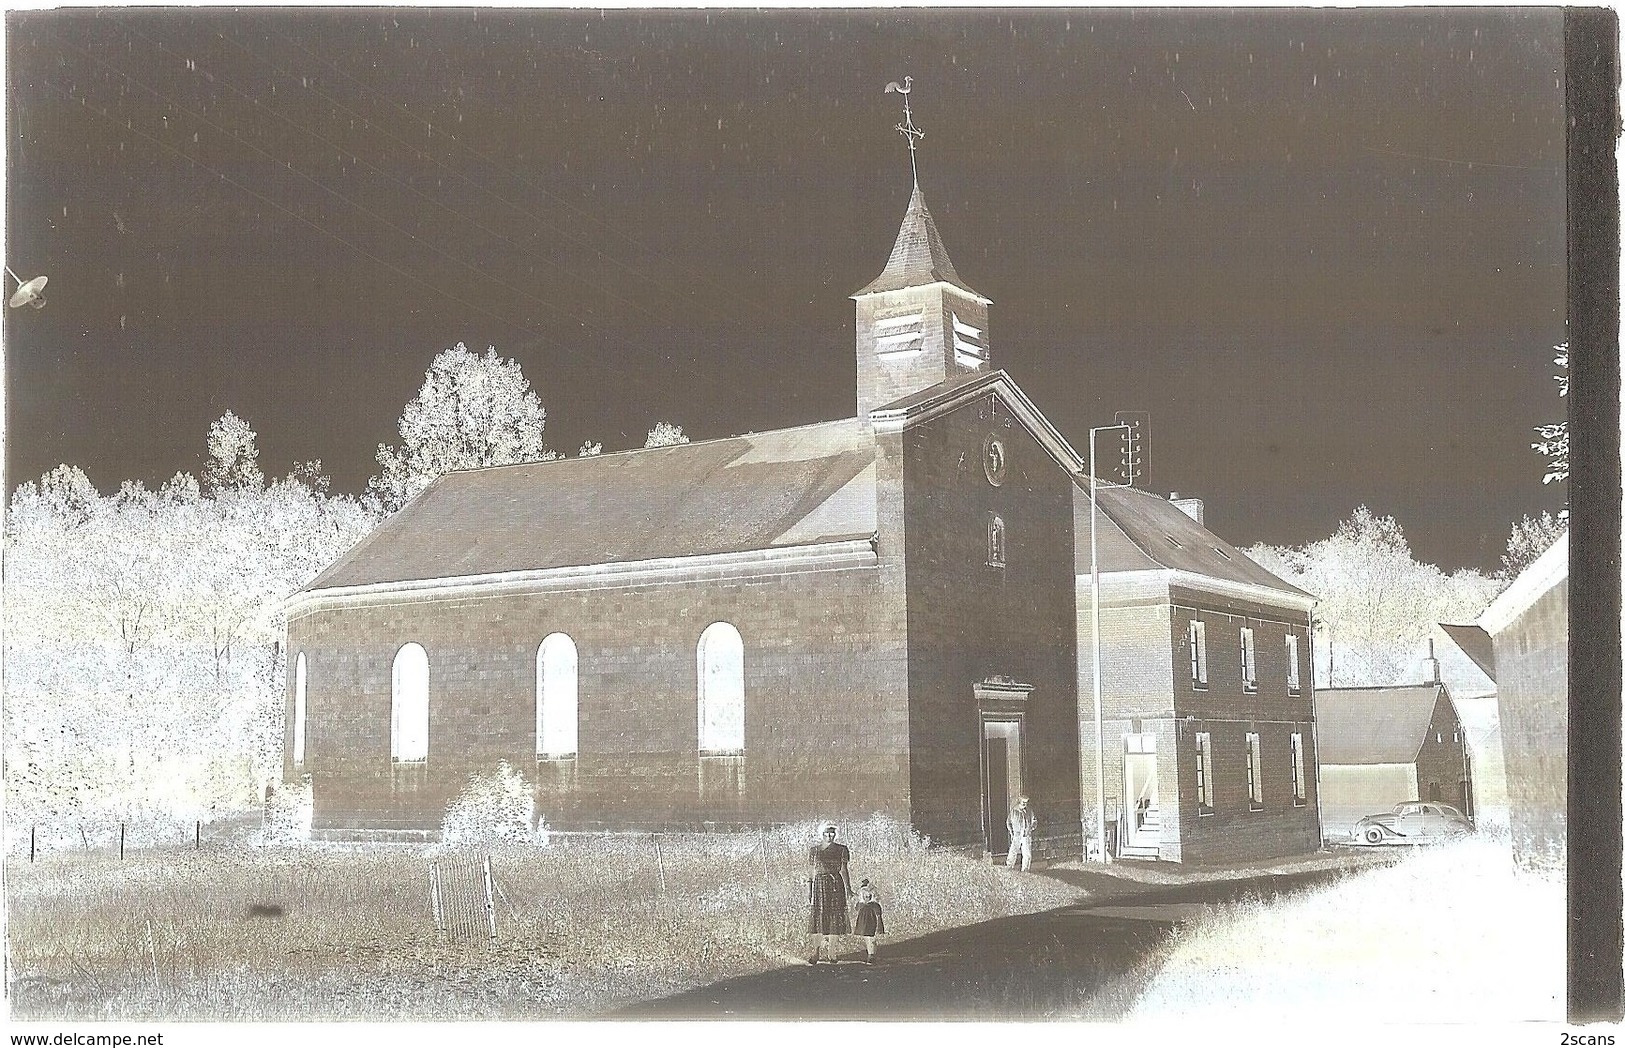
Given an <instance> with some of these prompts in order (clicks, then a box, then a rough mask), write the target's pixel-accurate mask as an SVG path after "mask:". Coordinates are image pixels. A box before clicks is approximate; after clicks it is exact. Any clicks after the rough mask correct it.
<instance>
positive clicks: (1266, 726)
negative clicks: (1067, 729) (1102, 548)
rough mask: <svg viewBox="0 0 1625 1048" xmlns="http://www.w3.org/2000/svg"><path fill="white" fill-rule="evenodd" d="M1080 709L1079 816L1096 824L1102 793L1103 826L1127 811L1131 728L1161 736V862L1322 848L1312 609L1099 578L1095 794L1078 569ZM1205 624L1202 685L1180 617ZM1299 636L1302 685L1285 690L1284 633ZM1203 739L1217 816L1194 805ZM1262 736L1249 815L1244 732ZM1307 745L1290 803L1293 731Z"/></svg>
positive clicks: (1085, 588)
mask: <svg viewBox="0 0 1625 1048" xmlns="http://www.w3.org/2000/svg"><path fill="white" fill-rule="evenodd" d="M1076 588H1077V601H1078V607H1079V614H1078V638H1079V640H1078V652H1079V660H1078V666H1079V672H1078V681H1079V683H1078V703H1079V713H1080V717H1081V721H1082V724H1081V726H1082V742H1081V753H1080V760H1081V773H1080V781H1081V784H1082V785H1081V789H1082V798H1083V809H1084V822H1085V824H1086V825H1092V822H1093V819H1094V812H1095V808H1096V806H1097V801H1096V798H1097V796H1103V797H1104V802H1105V808H1106V817H1107V821H1108V822H1115V820H1116V818H1117V816H1119V815H1120V814H1121V812H1122V804H1123V802H1122V796H1121V795H1122V791H1123V743H1122V739H1123V736H1124V735H1127V734H1131V733H1132V734H1150V735H1155V736H1156V739H1157V743H1156V746H1157V761H1156V763H1157V779H1158V808H1159V812H1160V815H1161V819H1162V837H1161V844H1160V857H1161V858H1163V859H1165V860H1171V861H1182V862H1193V863H1203V862H1235V861H1246V860H1253V859H1265V858H1272V857H1276V856H1282V855H1292V854H1301V853H1305V852H1312V851H1315V850H1317V849H1318V848H1319V847H1320V825H1319V819H1318V814H1317V785H1316V781H1315V779H1316V776H1315V750H1314V745H1315V742H1314V723H1313V716H1314V715H1313V692H1312V687H1311V678H1310V670H1309V667H1310V665H1311V661H1310V659H1311V655H1310V650H1309V640H1308V615H1307V613H1306V612H1302V611H1297V610H1293V609H1287V608H1280V607H1271V606H1268V605H1263V604H1259V603H1257V602H1250V601H1245V600H1240V599H1234V598H1230V597H1228V596H1225V595H1222V594H1216V593H1207V592H1201V591H1195V590H1191V589H1189V588H1186V587H1172V588H1169V587H1168V586H1167V585H1166V583H1163V582H1160V581H1156V578H1155V577H1154V576H1149V575H1148V576H1142V577H1138V578H1135V577H1132V576H1124V577H1123V578H1116V579H1114V578H1112V577H1111V576H1110V575H1108V576H1106V577H1104V578H1103V580H1102V587H1101V692H1102V703H1101V704H1102V708H1103V711H1104V716H1103V726H1102V727H1103V730H1102V735H1103V737H1104V745H1105V749H1104V753H1103V764H1104V775H1105V783H1104V790H1103V791H1101V792H1099V793H1097V788H1096V785H1095V771H1094V724H1093V708H1092V704H1093V691H1092V689H1093V666H1092V658H1091V650H1090V646H1091V623H1090V618H1089V615H1090V609H1091V607H1092V594H1091V592H1090V579H1089V577H1088V576H1087V575H1082V576H1079V577H1078V578H1077V579H1076ZM1196 617H1200V618H1201V619H1202V620H1203V621H1204V622H1205V623H1206V633H1207V673H1208V677H1207V683H1206V686H1205V687H1201V688H1199V687H1197V686H1196V685H1195V684H1194V682H1193V681H1192V679H1191V672H1190V649H1189V644H1188V641H1187V636H1188V630H1189V623H1190V621H1191V620H1192V619H1193V618H1196ZM1244 626H1250V627H1252V629H1253V633H1254V641H1255V645H1256V649H1255V655H1254V666H1255V669H1256V672H1257V678H1258V686H1257V690H1256V691H1247V690H1245V689H1244V688H1243V686H1242V678H1241V657H1240V651H1241V630H1242V628H1243V627H1244ZM1289 631H1291V632H1295V633H1297V635H1298V636H1299V637H1300V640H1299V678H1300V686H1299V689H1298V691H1297V692H1296V693H1293V692H1292V691H1291V690H1290V689H1289V688H1288V686H1287V654H1286V637H1287V635H1288V632H1289ZM1202 731H1206V732H1208V733H1209V734H1210V735H1211V737H1212V747H1213V765H1212V768H1211V774H1212V781H1213V789H1214V808H1215V811H1214V812H1213V814H1210V815H1199V814H1198V812H1197V804H1196V760H1195V736H1196V733H1197V732H1202ZM1250 731H1256V732H1257V733H1258V735H1259V742H1260V746H1261V750H1262V753H1261V756H1262V764H1263V768H1262V772H1263V775H1262V784H1263V790H1264V807H1263V810H1262V811H1257V812H1254V811H1251V810H1249V805H1248V794H1247V750H1246V734H1247V733H1248V732H1250ZM1293 732H1298V733H1300V734H1301V735H1302V736H1303V741H1304V779H1305V783H1304V791H1305V795H1306V802H1305V803H1304V804H1303V805H1301V806H1300V805H1294V804H1293V802H1292V798H1293V794H1292V763H1291V748H1290V747H1291V743H1290V736H1291V735H1292V733H1293Z"/></svg>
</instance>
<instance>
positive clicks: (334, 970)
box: [6, 820, 1079, 1021]
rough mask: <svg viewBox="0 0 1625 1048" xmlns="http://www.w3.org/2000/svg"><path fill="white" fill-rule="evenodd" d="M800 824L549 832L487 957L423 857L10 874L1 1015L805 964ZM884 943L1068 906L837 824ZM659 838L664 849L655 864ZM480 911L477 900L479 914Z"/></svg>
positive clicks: (575, 1000) (402, 1013)
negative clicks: (442, 929)
mask: <svg viewBox="0 0 1625 1048" xmlns="http://www.w3.org/2000/svg"><path fill="white" fill-rule="evenodd" d="M815 829H816V828H815V827H813V826H811V825H808V826H804V827H789V828H784V829H780V830H777V831H773V832H770V833H758V834H739V835H711V836H701V835H663V836H661V837H659V838H655V837H648V836H638V837H634V836H619V837H598V836H594V837H569V836H555V837H554V838H553V841H552V843H551V844H550V845H548V846H546V847H539V846H517V845H516V846H507V847H501V848H496V849H493V850H492V851H491V852H490V856H491V863H492V868H493V872H494V879H495V883H496V887H497V894H496V905H495V909H496V921H497V933H498V936H497V941H496V943H495V944H494V945H492V944H490V943H489V942H488V941H487V940H486V939H485V938H484V937H483V936H482V937H479V938H478V939H476V940H475V941H469V942H463V941H451V940H448V939H447V937H445V936H443V935H441V934H440V933H438V932H437V931H436V930H435V926H434V922H433V918H432V912H431V908H430V902H429V891H428V871H429V865H430V863H431V861H432V860H434V859H435V858H436V857H437V856H444V855H446V854H447V853H445V852H444V851H442V850H441V849H437V848H431V847H421V846H382V845H366V846H361V845H356V846H340V845H307V846H302V847H279V848H267V847H254V846H250V845H248V844H239V845H229V844H217V845H215V846H213V847H210V846H207V845H206V846H205V847H204V848H203V849H202V850H190V849H183V848H178V847H177V848H175V849H172V850H163V849H154V850H143V851H138V852H131V853H130V855H129V857H128V858H126V859H125V860H123V861H122V862H121V861H120V860H119V859H118V858H117V857H116V855H110V854H105V853H84V852H78V853H74V852H69V853H59V854H54V855H51V856H46V857H43V858H41V859H40V861H38V862H35V863H29V862H27V861H26V860H22V861H19V860H18V859H16V858H12V859H11V860H9V861H8V863H7V868H6V903H7V909H8V918H9V923H8V933H7V934H8V949H9V957H10V964H9V966H8V973H9V986H8V991H9V995H10V998H11V1012H12V1016H13V1018H16V1019H25V1020H38V1019H103V1020H133V1019H150V1020H190V1019H223V1020H233V1019H243V1020H260V1021H271V1020H275V1021H285V1020H297V1019H322V1020H334V1019H344V1020H349V1019H380V1020H392V1019H463V1020H468V1019H529V1018H557V1017H572V1016H575V1017H580V1016H586V1015H592V1014H596V1013H599V1012H602V1011H604V1010H606V1009H610V1008H614V1007H616V1006H619V1005H622V1004H627V1003H631V1002H633V1001H638V1000H645V999H649V998H654V997H660V996H664V995H666V994H669V993H674V992H677V991H680V990H684V989H688V988H692V987H695V986H700V985H705V984H708V983H712V982H715V981H718V980H721V979H724V978H729V977H732V976H737V975H744V974H750V973H753V972H758V971H763V970H766V969H770V968H776V967H780V966H783V965H785V964H790V963H795V962H797V961H798V960H801V959H803V958H804V957H805V952H806V944H805V936H804V935H803V934H802V933H803V931H804V921H805V919H806V916H805V914H806V899H807V887H806V881H805V856H806V849H807V847H808V846H809V845H810V844H811V843H812V841H813V840H814V838H815V834H814V831H815ZM843 840H844V841H845V843H847V844H848V845H849V846H850V847H851V848H852V852H853V857H854V861H853V870H852V872H853V876H854V878H857V877H869V878H871V879H873V880H874V881H875V882H876V883H877V884H878V885H879V886H880V891H881V896H882V901H883V903H884V905H885V910H886V924H887V927H888V930H890V931H891V932H893V938H900V937H903V936H908V935H918V934H923V933H926V932H931V931H936V930H940V929H943V928H947V927H953V926H956V925H962V924H969V923H973V922H976V921H981V920H987V919H989V918H993V917H1000V916H1006V915H1010V914H1017V913H1029V912H1034V911H1038V910H1043V909H1048V908H1050V907H1054V906H1059V905H1063V904H1065V903H1068V902H1072V901H1075V900H1077V899H1078V898H1079V892H1078V891H1077V890H1076V889H1072V888H1069V887H1067V886H1066V885H1064V884H1062V883H1059V882H1056V881H1052V880H1049V879H1047V878H1029V877H1017V876H1012V875H1010V874H1008V873H1007V872H1006V871H1004V870H1003V869H1002V868H998V867H994V866H990V865H988V864H986V863H984V862H982V861H979V860H973V859H969V858H966V857H963V856H959V855H955V854H951V853H947V852H943V851H940V850H935V849H927V848H924V847H923V846H922V844H921V842H920V841H918V839H915V838H912V837H910V835H909V834H908V832H907V829H906V828H904V827H898V826H897V825H896V824H893V823H889V822H885V821H881V820H875V821H873V822H870V823H867V824H859V825H857V826H853V827H851V828H850V829H849V830H848V832H847V833H845V834H844V835H843ZM657 841H658V849H657V846H656V845H657ZM481 903H482V905H483V900H481Z"/></svg>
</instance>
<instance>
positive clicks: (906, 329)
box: [875, 313, 925, 360]
mask: <svg viewBox="0 0 1625 1048" xmlns="http://www.w3.org/2000/svg"><path fill="white" fill-rule="evenodd" d="M924 344H925V314H924V313H905V314H903V315H902V316H898V317H885V318H883V319H881V320H877V321H875V356H876V357H877V358H879V359H881V360H903V359H906V358H908V357H912V356H914V355H915V354H917V353H919V352H920V350H921V348H923V346H924Z"/></svg>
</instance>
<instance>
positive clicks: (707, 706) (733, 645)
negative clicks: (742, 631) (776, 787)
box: [694, 622, 745, 757]
mask: <svg viewBox="0 0 1625 1048" xmlns="http://www.w3.org/2000/svg"><path fill="white" fill-rule="evenodd" d="M694 660H695V673H696V690H697V691H698V693H699V702H698V706H699V742H700V746H699V748H700V754H701V756H706V757H737V756H741V755H743V754H744V752H745V641H744V638H743V637H741V636H740V635H739V630H738V629H737V628H735V627H734V625H733V624H732V623H728V622H713V623H711V625H709V626H707V627H705V632H703V633H701V634H700V640H699V643H698V644H696V645H695V647H694Z"/></svg>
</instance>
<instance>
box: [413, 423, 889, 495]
mask: <svg viewBox="0 0 1625 1048" xmlns="http://www.w3.org/2000/svg"><path fill="white" fill-rule="evenodd" d="M861 421H862V419H860V418H858V417H857V416H856V415H854V416H852V417H850V418H833V419H825V420H824V421H822V422H804V423H802V424H801V425H799V426H781V427H779V428H778V429H762V430H752V431H750V432H747V433H733V434H729V435H728V436H725V437H707V438H706V439H704V440H690V441H687V442H686V443H682V444H662V445H660V446H659V447H653V448H623V449H622V450H620V451H603V452H599V453H598V454H596V455H575V456H571V455H564V454H560V455H558V456H557V457H555V458H550V459H531V460H529V461H527V462H504V463H501V464H500V465H492V466H470V467H468V468H467V469H448V470H447V471H446V472H444V473H442V474H440V477H436V478H435V480H437V481H438V480H439V479H440V478H441V477H450V476H453V475H457V474H471V473H485V472H488V471H490V470H495V469H515V468H517V467H519V466H551V465H553V464H555V463H559V462H579V461H582V460H583V459H595V460H602V459H609V458H619V457H620V456H622V455H636V454H639V453H641V452H645V451H671V450H673V449H675V448H700V447H705V446H706V445H709V444H720V443H722V442H723V441H725V440H745V439H748V438H750V437H765V436H769V435H771V434H776V433H793V432H795V431H796V430H800V429H815V428H817V427H819V426H837V425H841V424H843V423H859V422H861Z"/></svg>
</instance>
